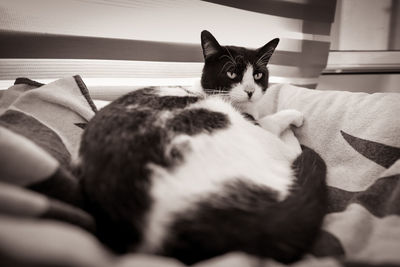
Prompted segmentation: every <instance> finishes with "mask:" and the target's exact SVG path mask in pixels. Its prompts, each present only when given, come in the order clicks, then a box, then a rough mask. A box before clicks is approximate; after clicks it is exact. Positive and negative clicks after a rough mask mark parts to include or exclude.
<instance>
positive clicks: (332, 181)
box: [0, 76, 400, 267]
mask: <svg viewBox="0 0 400 267" xmlns="http://www.w3.org/2000/svg"><path fill="white" fill-rule="evenodd" d="M287 108H295V109H297V110H299V111H302V112H303V113H304V114H305V118H306V120H305V123H304V125H303V126H302V127H300V128H294V129H293V131H294V133H295V135H296V136H297V137H298V139H299V141H300V143H301V144H303V145H305V146H308V147H310V148H312V149H314V150H315V151H317V152H318V153H319V154H320V155H321V156H322V158H324V160H325V161H326V163H327V166H328V185H329V188H328V193H329V194H328V198H329V206H328V211H329V212H328V214H327V216H326V217H325V220H324V224H323V229H322V230H321V233H320V235H319V237H318V239H317V241H316V243H315V244H314V246H313V249H312V251H311V252H310V254H309V255H306V256H305V257H304V259H302V260H301V261H299V262H297V263H295V264H294V265H295V266H364V265H367V266H383V265H385V266H389V265H390V266H400V254H399V253H398V251H400V217H399V216H398V215H399V214H400V184H399V178H400V160H399V158H400V135H399V133H400V117H399V114H400V94H363V93H348V92H326V91H316V90H308V89H305V88H300V87H294V86H290V85H277V86H273V87H272V88H270V89H268V90H267V93H266V95H265V96H264V98H263V99H262V101H261V102H260V105H259V113H261V114H263V115H266V114H271V113H274V112H276V111H279V110H283V109H287ZM96 111H97V109H96V106H95V105H94V104H93V101H92V99H91V98H90V95H89V92H88V90H87V88H86V86H85V84H84V83H83V81H82V79H81V78H80V77H79V76H74V77H67V78H64V79H60V80H57V81H55V82H53V83H50V84H46V85H44V84H40V83H37V82H34V81H31V80H29V79H25V78H23V79H17V80H16V82H15V85H14V86H12V87H11V88H9V89H8V90H7V91H5V92H4V93H3V94H2V96H1V98H0V137H1V138H0V265H1V266H73V267H75V266H76V267H78V266H133V267H134V266H171V267H172V266H183V265H182V264H181V263H180V262H177V261H176V260H174V259H169V258H163V257H158V256H149V255H140V254H136V253H128V254H125V255H116V254H114V253H113V252H111V251H110V250H109V249H108V248H106V247H105V246H104V245H102V244H101V243H100V242H99V241H98V240H97V239H96V237H95V236H94V234H93V233H94V232H95V231H96V224H95V221H94V219H93V218H92V217H91V215H90V214H88V213H86V212H85V211H84V210H83V209H82V208H81V204H82V203H81V199H80V189H79V182H78V180H77V178H76V177H75V176H74V174H73V173H72V171H71V169H70V164H71V162H72V161H74V158H75V157H76V154H77V150H78V149H79V141H80V136H81V134H82V132H83V129H84V127H85V124H86V123H87V122H88V121H89V120H90V118H91V117H92V116H93V115H94V114H95V112H96ZM195 266H197V267H202V266H282V265H281V264H279V263H277V262H274V261H272V260H268V259H262V260H261V259H257V258H255V257H252V256H249V255H246V254H243V253H230V254H227V255H223V256H221V257H217V258H213V259H210V260H208V261H204V262H200V263H198V264H196V265H195Z"/></svg>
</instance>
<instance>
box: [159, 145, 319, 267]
mask: <svg viewBox="0 0 400 267" xmlns="http://www.w3.org/2000/svg"><path fill="white" fill-rule="evenodd" d="M293 167H294V169H295V170H296V171H297V174H298V183H299V184H298V187H297V188H295V189H294V191H293V192H292V194H291V195H290V196H289V197H288V198H287V199H286V200H284V201H281V202H277V201H276V193H275V192H273V191H271V190H270V189H268V188H263V187H257V186H256V185H254V184H251V183H248V182H245V181H244V180H242V181H239V182H236V183H234V184H229V186H227V188H226V190H225V191H223V192H222V194H219V195H212V196H209V197H207V199H205V200H204V201H201V202H200V203H198V204H197V205H195V206H194V208H193V210H189V211H183V212H182V213H180V214H177V219H176V221H175V222H174V223H173V224H172V225H171V227H170V231H169V236H168V237H167V239H166V241H165V243H164V251H163V252H164V254H165V255H166V256H172V257H175V258H177V259H179V260H181V261H182V262H184V263H185V264H193V263H195V262H197V261H200V260H204V259H207V258H210V257H213V256H217V255H221V254H224V253H226V252H229V251H234V250H240V251H244V252H247V253H250V254H254V255H257V256H260V257H271V258H274V259H276V260H278V261H280V262H284V263H289V262H293V261H296V260H298V259H300V257H301V256H302V254H303V253H305V252H306V251H307V250H308V249H310V247H311V245H312V243H313V241H314V240H315V238H316V236H317V234H318V233H319V228H320V225H321V223H322V219H323V216H324V214H325V208H326V194H325V192H326V186H325V172H326V167H325V164H324V162H323V160H322V159H321V158H320V157H319V156H318V155H317V154H316V153H315V152H313V151H312V150H309V149H305V150H304V151H303V153H302V154H301V155H300V156H299V158H298V159H297V160H296V161H295V162H294V165H293Z"/></svg>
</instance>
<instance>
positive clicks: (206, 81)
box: [201, 31, 279, 114]
mask: <svg viewBox="0 0 400 267" xmlns="http://www.w3.org/2000/svg"><path fill="white" fill-rule="evenodd" d="M278 44H279V39H278V38H275V39H273V40H271V41H270V42H268V43H267V44H266V45H264V46H262V47H261V48H259V49H255V50H254V49H247V48H244V47H236V46H221V45H220V44H219V43H218V41H217V40H216V39H215V37H214V36H213V35H212V34H211V33H210V32H208V31H202V32H201V46H202V51H203V56H204V61H205V62H204V67H203V72H202V77H201V87H202V89H203V90H204V91H205V92H206V93H208V94H215V93H217V94H220V95H224V96H227V97H228V98H229V99H230V101H231V102H232V104H233V105H234V106H235V107H237V108H238V109H239V110H241V111H242V112H245V113H248V114H249V113H253V112H254V110H253V107H254V105H255V103H257V101H259V100H260V99H261V97H262V96H263V94H264V93H265V91H266V90H267V88H268V82H269V72H268V68H267V64H268V62H269V60H270V58H271V56H272V54H273V52H274V51H275V48H276V47H277V45H278Z"/></svg>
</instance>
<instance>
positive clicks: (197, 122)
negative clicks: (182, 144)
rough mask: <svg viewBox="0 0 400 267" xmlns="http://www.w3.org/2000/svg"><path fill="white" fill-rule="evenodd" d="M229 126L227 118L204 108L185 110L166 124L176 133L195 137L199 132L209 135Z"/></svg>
mask: <svg viewBox="0 0 400 267" xmlns="http://www.w3.org/2000/svg"><path fill="white" fill-rule="evenodd" d="M229 124H230V121H229V119H228V117H227V116H226V115H225V114H223V113H221V112H215V111H210V110H207V109H204V108H193V109H185V110H182V111H181V112H179V113H178V114H177V115H175V116H174V117H173V118H172V119H170V120H169V121H168V122H167V125H168V127H169V128H170V129H172V130H173V131H174V132H176V133H184V134H188V135H195V134H199V133H201V132H204V131H206V132H208V133H211V132H212V131H213V130H217V129H224V128H227V127H228V126H229Z"/></svg>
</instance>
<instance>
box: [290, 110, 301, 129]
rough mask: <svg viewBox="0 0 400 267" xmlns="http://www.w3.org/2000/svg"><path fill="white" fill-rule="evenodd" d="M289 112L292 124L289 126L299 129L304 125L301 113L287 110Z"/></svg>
mask: <svg viewBox="0 0 400 267" xmlns="http://www.w3.org/2000/svg"><path fill="white" fill-rule="evenodd" d="M289 111H290V112H291V116H292V122H291V123H290V124H291V125H294V126H296V127H301V126H303V124H304V114H303V113H301V112H300V111H297V110H294V109H292V110H289Z"/></svg>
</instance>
